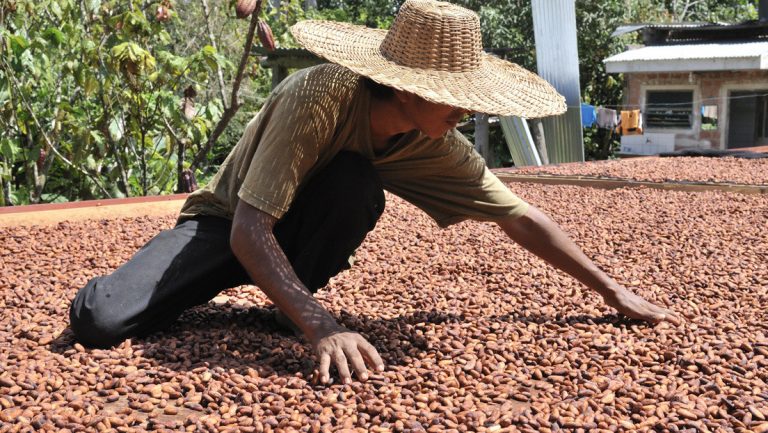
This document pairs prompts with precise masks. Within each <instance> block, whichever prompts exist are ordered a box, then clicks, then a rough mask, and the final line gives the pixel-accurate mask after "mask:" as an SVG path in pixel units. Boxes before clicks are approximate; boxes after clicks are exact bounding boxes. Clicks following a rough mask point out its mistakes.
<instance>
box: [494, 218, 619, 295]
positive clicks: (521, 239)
mask: <svg viewBox="0 0 768 433" xmlns="http://www.w3.org/2000/svg"><path fill="white" fill-rule="evenodd" d="M499 226H500V227H501V229H502V230H504V232H505V233H506V234H507V235H508V236H509V237H510V238H511V239H512V240H514V241H515V242H517V243H518V244H520V245H521V246H522V247H523V248H525V249H527V250H528V251H530V252H532V253H534V254H536V255H537V256H539V257H541V258H542V259H544V260H546V261H547V262H549V263H550V264H552V265H553V266H555V267H556V268H558V269H560V270H562V271H564V272H566V273H567V274H569V275H571V276H572V277H574V278H576V279H577V280H579V281H581V282H582V283H583V284H584V285H586V286H587V287H590V288H592V289H594V290H595V291H597V292H598V293H600V294H601V295H606V294H608V293H610V292H611V291H613V290H614V288H615V287H616V286H617V284H616V282H615V281H614V280H613V279H612V278H610V277H609V276H608V275H606V274H605V272H603V271H601V270H600V268H598V267H597V265H595V264H594V262H592V260H590V259H589V258H588V257H587V256H586V255H585V254H584V252H583V251H582V250H581V248H579V246H578V245H576V243H574V242H573V241H572V240H571V239H570V238H569V237H568V235H567V234H566V233H565V232H564V231H563V230H562V229H561V228H560V227H559V226H558V225H557V224H556V223H555V222H554V221H552V220H551V219H550V218H549V217H547V216H546V215H544V213H542V212H541V211H539V210H538V209H536V208H535V207H534V206H531V207H530V208H529V210H528V212H527V213H526V214H525V215H523V216H521V217H518V218H514V219H512V218H510V219H506V220H503V221H501V222H499Z"/></svg>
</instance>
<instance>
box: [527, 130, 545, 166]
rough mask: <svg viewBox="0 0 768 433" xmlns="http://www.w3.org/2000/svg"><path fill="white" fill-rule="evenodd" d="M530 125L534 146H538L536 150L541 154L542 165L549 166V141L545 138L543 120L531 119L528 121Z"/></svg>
mask: <svg viewBox="0 0 768 433" xmlns="http://www.w3.org/2000/svg"><path fill="white" fill-rule="evenodd" d="M528 125H529V126H530V129H531V137H533V144H534V145H536V150H537V151H538V152H539V159H541V164H542V165H548V164H549V156H548V155H547V141H546V139H545V138H544V124H543V123H542V122H541V119H531V120H529V121H528Z"/></svg>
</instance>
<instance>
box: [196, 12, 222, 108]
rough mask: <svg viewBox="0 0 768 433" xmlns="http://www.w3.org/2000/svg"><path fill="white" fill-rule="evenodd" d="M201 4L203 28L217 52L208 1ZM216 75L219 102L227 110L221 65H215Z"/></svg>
mask: <svg viewBox="0 0 768 433" xmlns="http://www.w3.org/2000/svg"><path fill="white" fill-rule="evenodd" d="M200 1H201V3H202V4H203V17H205V28H206V29H208V39H210V40H211V46H212V47H213V49H215V50H216V52H218V51H219V48H218V47H217V46H216V38H215V37H214V36H213V31H212V30H211V10H210V8H209V7H208V0H200ZM216 75H217V76H218V78H219V92H220V93H221V101H222V103H223V104H224V109H225V110H226V109H227V104H226V100H227V93H226V88H225V87H224V72H222V70H221V65H219V64H218V63H216Z"/></svg>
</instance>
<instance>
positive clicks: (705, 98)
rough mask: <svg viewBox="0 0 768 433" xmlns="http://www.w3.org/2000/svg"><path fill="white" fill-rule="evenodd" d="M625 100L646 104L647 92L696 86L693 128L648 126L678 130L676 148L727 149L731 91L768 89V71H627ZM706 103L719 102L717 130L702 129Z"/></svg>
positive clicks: (636, 104) (651, 130) (630, 102)
mask: <svg viewBox="0 0 768 433" xmlns="http://www.w3.org/2000/svg"><path fill="white" fill-rule="evenodd" d="M625 79H626V80H627V81H626V83H627V84H626V89H625V90H626V91H625V95H624V103H625V105H627V106H629V107H635V108H637V107H640V108H641V109H643V108H642V107H643V106H644V103H645V92H646V91H647V90H655V89H670V90H673V89H693V91H694V93H693V112H694V119H693V127H692V128H691V129H689V130H683V129H680V130H669V129H646V132H651V133H653V132H656V133H674V134H675V149H676V150H680V149H686V148H712V149H724V148H726V139H727V137H728V103H727V97H728V93H729V92H730V91H731V90H757V89H768V71H718V72H690V73H689V72H682V73H681V72H660V73H632V74H629V73H628V74H625ZM702 104H707V105H712V104H715V105H717V112H718V113H717V114H718V125H717V129H715V130H709V131H702V130H701V120H702V119H701V106H702Z"/></svg>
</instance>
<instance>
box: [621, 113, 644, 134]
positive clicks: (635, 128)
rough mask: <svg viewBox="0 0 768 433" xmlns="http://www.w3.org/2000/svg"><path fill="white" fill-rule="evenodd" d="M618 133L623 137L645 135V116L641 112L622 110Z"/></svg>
mask: <svg viewBox="0 0 768 433" xmlns="http://www.w3.org/2000/svg"><path fill="white" fill-rule="evenodd" d="M616 132H618V133H619V134H621V135H641V134H642V133H643V115H642V113H640V110H622V111H621V119H620V120H619V125H618V126H617V127H616Z"/></svg>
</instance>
